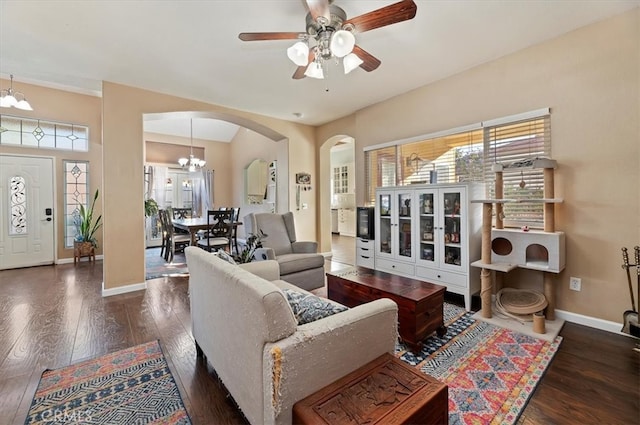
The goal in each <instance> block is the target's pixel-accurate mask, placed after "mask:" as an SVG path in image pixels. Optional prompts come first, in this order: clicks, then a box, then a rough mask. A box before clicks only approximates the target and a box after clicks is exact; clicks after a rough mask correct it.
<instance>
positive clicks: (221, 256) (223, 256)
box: [214, 249, 236, 266]
mask: <svg viewBox="0 0 640 425" xmlns="http://www.w3.org/2000/svg"><path fill="white" fill-rule="evenodd" d="M214 255H216V256H217V257H218V258H219V259H221V260H224V261H226V262H227V263H229V264H233V265H234V266H235V265H236V261H235V260H234V259H233V257H232V256H231V255H229V254H228V253H227V252H226V251H224V250H222V249H219V250H217V251H216V252H214Z"/></svg>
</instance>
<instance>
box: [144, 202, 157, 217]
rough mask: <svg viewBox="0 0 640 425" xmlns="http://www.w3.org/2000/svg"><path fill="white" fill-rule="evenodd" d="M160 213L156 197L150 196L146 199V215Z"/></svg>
mask: <svg viewBox="0 0 640 425" xmlns="http://www.w3.org/2000/svg"><path fill="white" fill-rule="evenodd" d="M156 214H158V203H157V202H156V200H155V199H153V198H149V199H145V200H144V215H145V217H151V216H154V215H156Z"/></svg>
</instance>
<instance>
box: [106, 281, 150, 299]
mask: <svg viewBox="0 0 640 425" xmlns="http://www.w3.org/2000/svg"><path fill="white" fill-rule="evenodd" d="M144 289H147V282H142V283H134V284H133V285H126V286H118V287H117V288H109V289H105V288H104V282H102V296H103V297H110V296H112V295H120V294H126V293H129V292H135V291H142V290H144Z"/></svg>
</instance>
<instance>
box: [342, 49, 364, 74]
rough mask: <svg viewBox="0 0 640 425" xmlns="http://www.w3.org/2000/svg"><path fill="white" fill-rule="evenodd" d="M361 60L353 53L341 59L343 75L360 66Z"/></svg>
mask: <svg viewBox="0 0 640 425" xmlns="http://www.w3.org/2000/svg"><path fill="white" fill-rule="evenodd" d="M362 63H363V60H362V59H360V58H359V57H358V55H356V54H355V53H349V54H348V55H347V56H345V57H344V59H342V66H344V73H345V74H348V73H350V72H351V71H353V70H354V69H356V68H357V67H359V66H360V65H362Z"/></svg>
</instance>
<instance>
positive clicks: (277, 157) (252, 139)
mask: <svg viewBox="0 0 640 425" xmlns="http://www.w3.org/2000/svg"><path fill="white" fill-rule="evenodd" d="M230 145H231V158H230V160H231V163H232V168H233V172H232V173H233V174H232V175H230V176H229V177H230V186H231V187H232V192H233V200H232V202H231V204H232V205H234V206H239V207H240V218H241V219H242V218H243V217H244V216H246V215H247V214H250V213H261V212H270V211H271V209H270V208H271V207H270V205H269V204H266V203H264V204H248V202H247V196H246V194H247V191H246V189H247V186H246V168H247V167H248V166H249V164H251V162H252V161H254V160H256V159H260V160H263V161H265V162H266V163H267V165H268V164H270V163H271V162H272V161H277V170H278V176H277V177H278V180H279V181H280V184H279V185H278V186H279V189H280V190H279V195H280V196H279V198H280V199H279V206H280V207H281V208H280V209H279V210H278V211H288V210H289V205H288V199H287V195H288V191H289V189H288V179H287V171H286V170H287V167H286V162H287V152H288V142H287V141H286V140H280V141H277V142H276V141H273V140H270V139H269V138H267V137H264V136H263V135H261V134H258V133H256V132H255V131H251V130H249V129H247V128H240V130H239V131H238V133H237V134H236V136H235V137H234V138H233V140H232V141H231V144H230ZM238 237H239V238H244V237H245V228H244V227H242V226H240V227H239V228H238Z"/></svg>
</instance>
